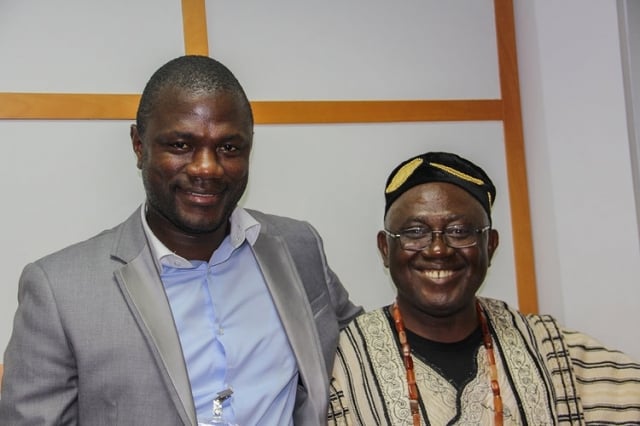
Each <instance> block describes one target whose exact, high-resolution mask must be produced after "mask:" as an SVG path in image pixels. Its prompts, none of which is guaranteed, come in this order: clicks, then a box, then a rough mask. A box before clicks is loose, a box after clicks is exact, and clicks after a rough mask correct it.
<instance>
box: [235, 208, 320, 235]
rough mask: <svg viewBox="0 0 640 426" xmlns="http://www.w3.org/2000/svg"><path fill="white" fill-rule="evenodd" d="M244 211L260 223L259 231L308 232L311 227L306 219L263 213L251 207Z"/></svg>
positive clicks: (277, 232)
mask: <svg viewBox="0 0 640 426" xmlns="http://www.w3.org/2000/svg"><path fill="white" fill-rule="evenodd" d="M246 211H247V213H249V214H250V215H251V216H252V217H253V218H254V219H255V220H257V221H258V222H259V223H260V226H261V232H264V233H268V234H269V233H272V234H297V233H299V232H305V233H308V232H310V231H311V230H312V229H313V227H312V226H311V224H309V222H307V221H306V220H300V219H294V218H292V217H288V216H280V215H276V214H271V213H265V212H262V211H259V210H253V209H246ZM311 232H314V231H311Z"/></svg>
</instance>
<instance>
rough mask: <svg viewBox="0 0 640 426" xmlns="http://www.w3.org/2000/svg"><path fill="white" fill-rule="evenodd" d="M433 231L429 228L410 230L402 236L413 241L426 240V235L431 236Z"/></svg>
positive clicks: (403, 232)
mask: <svg viewBox="0 0 640 426" xmlns="http://www.w3.org/2000/svg"><path fill="white" fill-rule="evenodd" d="M430 233H431V231H430V230H428V229H427V228H409V229H405V230H404V231H402V235H403V236H405V237H407V238H410V239H412V240H419V239H420V238H424V237H425V235H427V234H430Z"/></svg>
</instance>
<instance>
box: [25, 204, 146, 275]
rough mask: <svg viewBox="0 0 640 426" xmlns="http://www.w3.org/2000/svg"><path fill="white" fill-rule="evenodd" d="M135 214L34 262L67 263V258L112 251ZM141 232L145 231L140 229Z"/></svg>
mask: <svg viewBox="0 0 640 426" xmlns="http://www.w3.org/2000/svg"><path fill="white" fill-rule="evenodd" d="M134 215H135V213H134ZM134 215H132V216H131V217H129V219H127V220H125V221H123V222H121V223H119V224H117V225H115V226H114V227H112V228H109V229H105V230H103V231H100V232H99V233H97V234H95V235H94V236H92V237H89V238H87V239H85V240H82V241H78V242H76V243H73V244H70V245H68V246H66V247H64V248H61V249H59V250H56V251H54V252H52V253H50V254H47V255H45V256H43V257H41V258H40V259H38V260H36V261H35V262H34V263H38V264H40V265H51V264H57V263H60V262H62V263H65V260H67V259H69V260H71V259H75V260H77V259H83V258H95V257H96V256H97V254H99V253H100V254H104V253H110V252H111V251H112V250H113V249H114V247H115V246H116V244H117V242H118V240H119V239H120V238H121V237H122V235H123V234H124V233H125V232H124V231H123V227H126V226H131V225H132V224H133V223H132V220H131V219H132V217H133V216H134ZM140 232H143V231H142V230H140Z"/></svg>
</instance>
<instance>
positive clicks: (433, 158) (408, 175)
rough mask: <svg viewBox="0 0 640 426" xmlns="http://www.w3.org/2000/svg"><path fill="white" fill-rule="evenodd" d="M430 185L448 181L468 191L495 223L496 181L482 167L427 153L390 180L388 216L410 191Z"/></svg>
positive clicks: (410, 161) (402, 165)
mask: <svg viewBox="0 0 640 426" xmlns="http://www.w3.org/2000/svg"><path fill="white" fill-rule="evenodd" d="M429 182H448V183H452V184H454V185H457V186H459V187H460V188H462V189H464V190H465V191H467V192H468V193H469V194H471V195H472V196H473V197H474V198H475V199H476V200H478V201H479V202H480V204H481V205H482V207H484V209H485V211H486V212H487V215H488V216H489V220H491V206H493V202H494V201H495V199H496V187H495V186H494V185H493V182H491V179H489V176H487V174H486V173H485V172H484V170H482V169H481V168H480V167H478V166H477V165H475V164H473V163H472V162H471V161H469V160H467V159H465V158H462V157H460V156H458V155H456V154H451V153H448V152H427V153H425V154H422V155H418V156H416V157H413V158H410V159H408V160H406V161H404V162H402V163H400V164H399V165H398V166H397V167H396V168H395V169H394V170H393V171H392V172H391V175H389V178H388V179H387V186H386V189H385V191H384V195H385V200H386V203H385V207H384V215H385V216H386V215H387V211H389V207H391V204H393V203H394V201H396V200H397V199H398V197H400V196H401V195H402V194H404V193H405V192H406V191H407V190H409V189H411V188H413V187H414V186H416V185H420V184H423V183H429Z"/></svg>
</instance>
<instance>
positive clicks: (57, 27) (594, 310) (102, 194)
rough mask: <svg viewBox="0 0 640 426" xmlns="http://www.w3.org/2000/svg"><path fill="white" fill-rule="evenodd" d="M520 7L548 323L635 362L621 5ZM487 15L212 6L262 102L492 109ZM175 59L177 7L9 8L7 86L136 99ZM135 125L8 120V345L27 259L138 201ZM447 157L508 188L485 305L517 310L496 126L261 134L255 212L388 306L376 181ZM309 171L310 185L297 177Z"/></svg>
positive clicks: (638, 296) (354, 288)
mask: <svg viewBox="0 0 640 426" xmlns="http://www.w3.org/2000/svg"><path fill="white" fill-rule="evenodd" d="M514 3H515V9H516V10H515V11H516V30H517V35H518V40H517V41H518V55H519V56H518V58H519V61H520V69H521V70H520V77H521V78H520V82H521V88H522V102H523V114H524V116H523V120H524V125H525V144H526V153H527V167H528V173H529V181H530V196H531V208H532V226H533V238H534V245H535V255H536V260H535V262H536V272H537V275H538V288H539V290H540V306H541V310H543V311H544V312H549V313H552V314H554V315H556V316H558V317H559V318H560V319H561V320H562V321H563V322H564V323H565V324H567V325H568V326H570V327H572V328H577V329H580V330H583V331H586V332H588V333H590V334H592V335H594V336H595V337H597V338H599V339H601V340H603V341H605V342H606V343H607V344H610V345H613V346H615V347H619V348H621V349H624V350H626V351H628V352H629V353H631V354H633V355H634V356H636V358H640V338H639V337H640V335H639V332H638V328H637V324H638V320H639V317H638V313H637V312H638V311H639V308H640V286H638V285H637V280H638V276H640V252H639V247H638V239H637V223H636V220H635V205H634V202H633V188H632V185H631V173H630V161H629V146H628V140H627V135H626V122H625V120H624V116H625V111H624V93H623V87H622V81H621V75H622V73H621V70H620V57H619V50H617V49H619V40H618V34H617V30H618V27H617V20H616V10H615V3H614V2H583V1H582V0H567V1H565V2H561V3H558V2H557V1H554V0H537V1H535V2H531V1H529V0H514ZM491 5H492V3H491V1H490V0H448V1H446V2H443V1H439V0H411V1H403V2H399V3H398V2H396V3H394V4H391V3H389V2H386V1H382V0H376V1H372V0H353V1H350V2H340V1H337V0H330V1H325V2H315V3H308V2H307V3H305V4H304V7H302V4H301V3H300V2H295V1H293V0H289V1H285V0H272V1H269V2H264V1H257V0H251V1H243V2H229V1H220V0H207V1H206V6H207V13H208V24H209V34H210V48H211V54H212V55H213V56H215V57H218V58H220V59H221V60H222V61H223V62H225V63H227V64H228V65H229V66H230V67H231V68H232V69H233V70H234V71H235V73H236V74H237V76H238V77H239V79H240V80H241V81H242V82H243V83H244V86H245V88H246V89H247V92H248V94H249V97H250V98H252V99H254V100H265V99H267V100H268V99H276V100H278V99H282V100H289V99H423V98H448V99H464V98H496V97H498V96H499V84H498V78H497V59H496V54H495V43H496V42H495V33H494V29H493V27H494V23H493V10H492V6H491ZM578 12H579V13H578ZM182 52H183V38H182V19H181V16H180V2H179V1H178V0H136V1H135V2H129V1H127V0H112V1H109V2H99V1H86V0H58V1H56V2H51V1H48V0H30V1H28V2H25V1H19V0H3V1H0V63H1V66H0V91H8V92H11V91H14V92H15V91H32V92H71V93H75V92H99V93H139V92H140V91H141V90H142V86H143V85H144V82H145V81H146V79H147V78H148V77H149V75H150V74H151V72H152V71H153V70H155V69H156V68H157V67H158V66H159V65H160V64H161V63H163V62H164V61H166V60H167V59H169V58H171V57H174V56H177V55H180V54H182ZM128 125H129V122H126V121H108V122H100V121H96V122H85V121H82V122H79V121H62V122H52V121H20V120H3V121H0V135H2V144H3V148H4V149H3V151H2V155H1V156H0V191H1V193H2V195H3V201H2V209H0V219H1V220H2V223H3V227H4V229H3V232H2V239H1V242H2V243H3V244H2V245H1V246H0V247H1V248H0V268H2V270H3V272H4V279H3V282H2V284H0V350H2V348H4V346H5V345H6V342H7V339H8V335H9V332H10V327H11V322H12V316H13V312H14V310H15V306H16V293H17V279H18V278H17V277H18V274H19V272H20V270H21V269H22V267H23V266H24V264H25V263H26V262H28V261H31V260H34V259H36V258H37V257H39V256H42V255H44V254H46V253H49V252H51V251H53V250H55V249H58V248H61V247H62V246H64V245H67V244H69V243H72V242H75V241H77V240H79V239H84V238H87V237H89V236H91V235H93V234H95V233H96V232H98V231H100V230H101V229H104V228H107V227H110V226H112V225H114V224H116V223H117V222H119V221H121V220H122V219H124V218H125V217H126V216H127V215H128V214H129V212H130V211H131V210H133V209H134V208H135V207H136V206H137V205H138V204H139V203H140V202H141V201H142V198H143V193H142V189H141V184H140V181H139V177H138V176H137V172H136V170H135V161H134V158H133V155H132V153H131V149H130V146H129V140H128ZM603 147H606V149H603ZM440 148H446V149H454V148H455V149H456V150H459V151H460V152H461V153H462V154H464V155H468V156H469V157H471V158H473V159H474V160H477V162H478V163H480V164H481V165H483V166H485V167H486V168H487V170H488V171H489V174H490V175H491V176H492V177H494V178H495V180H496V182H497V185H498V187H499V194H498V198H497V201H496V202H497V203H498V207H497V208H496V221H495V222H496V226H497V227H498V228H499V229H500V231H501V236H502V238H501V246H500V248H499V250H498V252H497V254H496V256H497V258H496V261H495V262H494V265H493V267H492V271H491V272H490V277H489V280H490V282H489V283H488V285H487V286H486V287H485V288H483V292H485V293H489V294H491V293H493V294H498V295H499V296H500V297H502V298H506V299H507V300H514V291H515V290H514V289H510V290H507V289H506V288H505V289H502V288H501V287H499V286H500V285H507V286H508V285H511V284H513V283H512V282H511V281H512V280H513V259H512V257H513V255H512V248H510V247H509V246H510V241H511V236H510V227H509V224H510V216H509V213H508V208H507V207H506V206H507V205H508V200H507V194H506V188H505V179H506V178H505V173H504V150H503V149H502V133H501V130H500V125H499V124H498V123H466V124H465V123H462V124H461V123H457V124H453V123H436V124H397V125H395V124H394V125H392V124H385V125H342V126H310V125H309V126H259V127H258V128H257V129H256V141H255V147H254V153H253V156H252V171H251V183H250V185H249V188H248V193H247V196H246V197H245V199H244V200H243V202H244V203H245V204H246V205H247V206H251V207H255V208H259V209H263V210H265V211H271V212H275V213H282V214H286V215H290V216H295V217H298V218H302V219H308V220H309V221H311V222H312V223H313V224H314V225H316V227H317V228H318V229H319V230H320V232H321V233H322V235H323V236H324V238H325V243H326V247H327V252H328V256H329V259H330V261H331V263H332V265H333V266H334V268H335V269H336V270H337V272H338V273H339V274H340V275H341V277H342V278H343V281H345V284H346V285H347V286H348V287H349V289H350V291H351V293H352V296H353V298H354V300H356V301H358V302H360V303H363V304H365V305H366V306H371V305H376V304H379V303H382V302H383V301H384V303H386V302H388V301H389V297H390V295H391V294H392V290H391V286H390V284H389V282H388V277H387V276H386V274H385V272H384V270H383V268H382V266H381V264H380V261H379V258H378V255H377V253H376V252H375V241H374V235H375V231H377V229H378V228H379V227H380V224H381V212H382V182H383V181H384V179H385V178H386V176H387V174H388V173H389V171H390V168H391V167H392V165H395V164H396V163H397V162H398V161H400V160H401V159H404V158H405V157H407V156H408V155H412V154H414V153H418V152H422V151H424V150H427V149H440ZM301 169H303V170H304V171H305V172H306V171H307V170H309V171H311V170H312V171H313V173H311V172H309V173H305V174H306V178H305V180H302V179H299V174H300V170H301ZM593 171H597V173H593ZM293 184H299V186H296V187H293V186H292V185H293ZM587 229H602V230H603V231H602V232H585V230H587ZM616 229H617V230H625V231H624V232H613V230H616ZM494 285H496V287H494ZM374 288H375V289H377V290H376V291H372V289H374Z"/></svg>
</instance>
